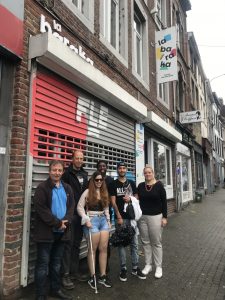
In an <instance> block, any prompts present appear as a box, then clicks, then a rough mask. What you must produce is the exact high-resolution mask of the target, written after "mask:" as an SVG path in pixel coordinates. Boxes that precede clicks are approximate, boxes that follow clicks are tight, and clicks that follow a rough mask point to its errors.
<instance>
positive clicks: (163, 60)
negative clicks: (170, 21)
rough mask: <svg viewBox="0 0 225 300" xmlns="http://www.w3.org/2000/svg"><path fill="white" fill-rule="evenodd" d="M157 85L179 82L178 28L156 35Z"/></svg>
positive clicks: (159, 32) (171, 28)
mask: <svg viewBox="0 0 225 300" xmlns="http://www.w3.org/2000/svg"><path fill="white" fill-rule="evenodd" d="M155 45H156V74H157V83H158V84H159V83H164V82H169V81H173V80H177V49H176V28H175V27H170V28H167V29H165V30H160V31H157V32H156V33H155Z"/></svg>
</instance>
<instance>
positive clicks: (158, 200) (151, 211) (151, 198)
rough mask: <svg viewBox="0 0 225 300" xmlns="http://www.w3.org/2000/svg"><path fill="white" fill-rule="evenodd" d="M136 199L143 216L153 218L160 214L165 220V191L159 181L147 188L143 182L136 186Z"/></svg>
mask: <svg viewBox="0 0 225 300" xmlns="http://www.w3.org/2000/svg"><path fill="white" fill-rule="evenodd" d="M138 197H139V201H140V207H141V210H142V214H143V215H150V216H155V215H159V214H161V213H162V215H163V217H164V218H167V201H166V191H165V189H164V186H163V184H162V183H161V181H157V182H156V183H155V184H154V185H153V186H152V187H151V186H147V188H146V186H145V182H141V183H140V184H139V185H138Z"/></svg>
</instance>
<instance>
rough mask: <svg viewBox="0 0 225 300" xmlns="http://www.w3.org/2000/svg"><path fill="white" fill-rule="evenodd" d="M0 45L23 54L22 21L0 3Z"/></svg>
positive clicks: (15, 52)
mask: <svg viewBox="0 0 225 300" xmlns="http://www.w3.org/2000/svg"><path fill="white" fill-rule="evenodd" d="M0 45H1V46H3V47H4V48H6V49H8V50H9V51H10V52H13V53H14V54H16V55H17V56H20V57H21V56H22V54H23V21H21V20H20V19H18V18H17V17H16V16H15V15H14V14H12V13H11V12H10V11H9V10H7V9H6V8H5V7H4V6H2V5H0Z"/></svg>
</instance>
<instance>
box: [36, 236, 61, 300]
mask: <svg viewBox="0 0 225 300" xmlns="http://www.w3.org/2000/svg"><path fill="white" fill-rule="evenodd" d="M63 250H64V242H62V241H61V239H59V238H57V237H56V239H55V241H54V242H38V243H37V261H36V267H35V285H36V295H37V296H46V293H47V291H46V282H47V276H48V275H49V279H50V288H51V290H52V291H58V290H60V286H61V278H60V268H61V260H62V256H63Z"/></svg>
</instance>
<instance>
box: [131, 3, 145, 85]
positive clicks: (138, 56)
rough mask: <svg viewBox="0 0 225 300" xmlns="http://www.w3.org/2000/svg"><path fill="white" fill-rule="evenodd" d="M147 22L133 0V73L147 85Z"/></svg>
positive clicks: (139, 6) (138, 4)
mask: <svg viewBox="0 0 225 300" xmlns="http://www.w3.org/2000/svg"><path fill="white" fill-rule="evenodd" d="M148 49H149V46H148V24H147V16H146V14H145V12H144V10H143V8H142V7H141V5H140V3H139V1H134V11H133V53H132V65H133V74H134V75H135V76H136V77H137V78H138V79H139V80H140V81H141V82H142V83H143V84H144V85H146V84H147V86H146V87H147V88H149V87H148V67H149V60H148Z"/></svg>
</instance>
